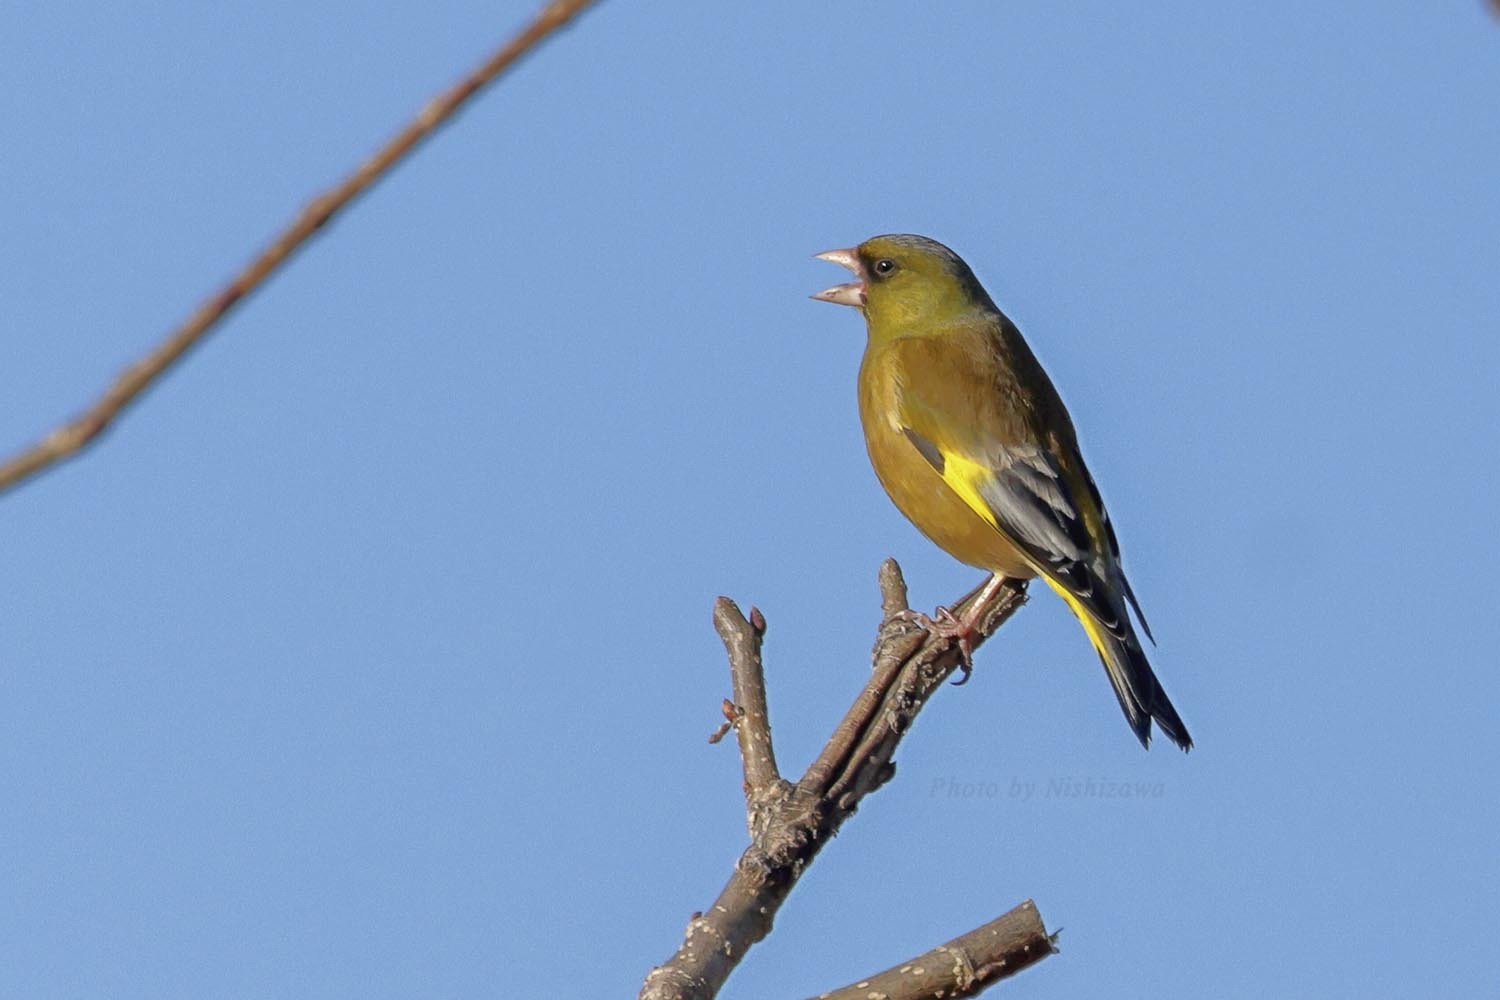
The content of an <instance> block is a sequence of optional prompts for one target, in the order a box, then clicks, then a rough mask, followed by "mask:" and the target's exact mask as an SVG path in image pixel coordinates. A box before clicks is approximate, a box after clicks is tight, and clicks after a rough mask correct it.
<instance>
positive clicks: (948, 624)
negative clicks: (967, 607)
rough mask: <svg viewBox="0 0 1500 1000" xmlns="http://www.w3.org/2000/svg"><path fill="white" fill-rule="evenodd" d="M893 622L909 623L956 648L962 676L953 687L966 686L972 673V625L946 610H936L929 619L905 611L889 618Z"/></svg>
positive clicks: (919, 614)
mask: <svg viewBox="0 0 1500 1000" xmlns="http://www.w3.org/2000/svg"><path fill="white" fill-rule="evenodd" d="M891 617H892V619H893V620H894V621H900V622H910V623H911V624H913V625H917V626H920V627H921V628H923V629H925V630H926V631H927V633H928V634H929V635H931V636H932V637H933V638H935V639H939V640H946V641H948V642H952V643H954V644H955V645H957V646H958V669H959V670H960V671H961V672H962V673H963V676H962V677H960V678H959V679H958V680H956V681H954V682H953V683H954V685H955V686H957V685H960V684H967V683H968V682H969V676H970V675H971V674H973V673H974V636H975V635H976V633H975V631H974V623H973V622H967V621H964V620H963V619H962V618H959V617H958V616H957V615H955V614H954V613H953V612H952V611H951V610H949V609H948V608H942V607H940V608H938V609H937V617H935V618H934V617H929V616H927V615H924V614H923V613H922V612H920V611H913V610H911V609H909V608H908V609H907V610H905V611H898V612H897V613H896V614H894V615H892V616H891Z"/></svg>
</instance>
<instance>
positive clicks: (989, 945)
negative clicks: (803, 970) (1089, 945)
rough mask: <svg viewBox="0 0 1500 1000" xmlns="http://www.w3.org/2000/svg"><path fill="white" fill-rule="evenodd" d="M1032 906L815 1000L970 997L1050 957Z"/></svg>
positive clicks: (1051, 949) (1050, 946)
mask: <svg viewBox="0 0 1500 1000" xmlns="http://www.w3.org/2000/svg"><path fill="white" fill-rule="evenodd" d="M1056 951H1057V948H1056V947H1055V945H1054V938H1053V936H1052V935H1049V934H1048V933H1047V928H1046V927H1044V926H1043V925H1042V915H1041V914H1040V913H1038V912H1037V909H1036V904H1035V903H1033V902H1032V901H1031V900H1029V899H1028V900H1027V901H1026V902H1024V903H1022V904H1021V905H1020V906H1018V907H1016V908H1015V909H1014V910H1011V911H1010V912H1009V913H1007V914H1005V915H1004V916H1000V917H996V918H995V919H994V920H991V921H990V922H989V923H987V924H985V925H984V926H983V927H976V928H975V929H974V930H972V931H969V933H967V934H964V935H962V936H960V937H956V938H954V939H953V940H952V941H949V942H948V943H947V944H940V945H938V946H937V947H936V948H934V949H932V950H931V951H929V952H927V953H926V954H923V955H918V956H917V957H916V958H913V959H909V960H907V961H905V962H902V963H901V964H900V965H898V966H896V967H895V968H892V969H887V970H886V971H884V972H882V973H880V974H879V975H877V976H871V977H870V978H868V979H862V980H860V981H859V982H857V983H851V984H849V985H848V986H845V987H843V988H842V989H837V990H834V991H833V992H831V993H820V994H818V996H817V997H816V1000H869V998H870V997H879V998H880V1000H954V998H961V997H974V996H978V995H979V994H981V993H983V992H984V991H985V990H987V989H989V988H990V987H991V986H993V985H995V984H996V983H998V982H999V981H1000V980H1002V979H1008V978H1009V977H1011V976H1014V975H1015V974H1016V973H1018V972H1020V971H1021V970H1022V969H1024V968H1026V967H1028V966H1031V965H1035V964H1036V963H1037V962H1040V961H1041V960H1042V959H1044V958H1046V957H1047V956H1048V955H1051V954H1054V953H1056Z"/></svg>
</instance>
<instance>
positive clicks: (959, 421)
mask: <svg viewBox="0 0 1500 1000" xmlns="http://www.w3.org/2000/svg"><path fill="white" fill-rule="evenodd" d="M819 256H820V257H822V258H823V259H825V260H831V261H833V262H835V263H838V264H842V265H844V266H845V267H848V268H849V269H850V270H851V271H853V272H854V273H855V275H856V277H857V278H858V280H857V281H854V282H850V283H849V284H845V285H838V286H835V287H833V288H830V289H828V290H827V291H825V292H821V293H819V294H818V295H817V296H814V297H815V298H819V299H823V300H825V301H828V302H834V303H838V304H840V305H850V306H855V307H857V308H859V309H860V310H861V311H862V312H863V313H864V315H865V320H866V324H867V326H868V328H869V340H868V343H867V345H866V348H865V355H864V360H863V362H862V363H861V365H860V370H859V411H860V422H861V423H862V424H863V425H864V431H865V443H866V445H867V446H868V448H869V452H870V461H871V463H872V464H873V465H874V466H875V473H876V475H877V476H878V477H879V478H880V482H881V485H883V486H884V487H885V490H886V492H887V493H888V494H890V497H891V499H892V500H893V501H895V504H896V506H897V507H898V508H899V509H900V510H901V512H902V513H903V514H905V515H906V516H907V517H908V518H909V519H910V520H911V522H912V523H913V524H915V525H916V526H917V527H918V528H919V529H920V530H921V531H922V533H923V534H925V535H926V536H927V537H928V538H930V539H932V540H933V541H934V542H936V543H937V544H938V545H940V546H941V547H942V548H944V549H945V550H947V551H948V552H949V553H950V554H952V555H953V556H955V557H957V558H958V559H960V560H962V561H964V562H966V563H969V564H971V565H974V566H978V567H980V568H982V569H986V570H989V571H990V572H992V573H994V574H996V575H997V577H1011V578H1017V579H1023V580H1024V579H1030V578H1031V577H1034V576H1040V577H1041V578H1042V579H1043V580H1045V581H1046V582H1047V584H1048V585H1049V586H1051V587H1052V589H1053V590H1055V591H1057V592H1058V594H1060V595H1061V596H1062V597H1063V599H1064V600H1066V601H1067V602H1068V605H1069V607H1071V608H1072V609H1073V613H1074V614H1075V615H1077V616H1078V619H1079V621H1080V622H1081V623H1082V624H1083V627H1084V631H1085V632H1087V633H1088V636H1089V641H1090V642H1091V643H1092V644H1093V646H1094V648H1095V650H1096V651H1097V652H1098V654H1099V658H1100V660H1102V661H1103V663H1104V668H1105V672H1106V673H1107V674H1108V675H1109V679H1110V682H1111V683H1112V684H1113V685H1114V689H1115V694H1116V696H1117V697H1118V698H1119V701H1120V707H1121V708H1122V709H1123V710H1124V711H1125V717H1126V719H1128V720H1129V722H1130V725H1131V728H1132V729H1134V730H1135V733H1136V736H1137V737H1139V739H1140V741H1141V743H1142V744H1146V743H1148V742H1149V740H1150V737H1151V722H1152V720H1153V719H1154V720H1155V721H1156V724H1157V725H1158V726H1159V727H1160V728H1161V730H1162V732H1164V733H1165V734H1166V735H1167V737H1168V738H1169V739H1171V740H1172V741H1173V742H1174V743H1176V744H1177V745H1178V746H1180V747H1182V748H1183V749H1184V750H1186V749H1188V748H1190V747H1191V746H1192V739H1191V737H1189V736H1188V731H1187V727H1186V726H1185V725H1183V722H1182V719H1181V718H1179V717H1178V715H1177V712H1176V710H1175V709H1173V707H1172V703H1171V702H1170V701H1169V700H1168V699H1167V696H1166V693H1165V692H1163V691H1162V689H1161V685H1160V684H1159V683H1158V682H1157V680H1156V675H1155V674H1154V673H1153V672H1152V670H1151V665H1150V663H1149V662H1147V660H1146V654H1145V652H1144V650H1143V649H1142V648H1141V643H1140V640H1139V639H1138V638H1137V636H1136V633H1135V629H1134V627H1133V625H1132V623H1131V618H1130V612H1129V610H1127V604H1128V605H1129V607H1130V608H1133V609H1134V610H1135V613H1136V616H1137V617H1138V618H1140V621H1141V626H1142V627H1143V628H1145V629H1146V633H1147V635H1148V636H1149V635H1150V629H1149V628H1146V622H1145V619H1144V618H1143V617H1141V614H1140V608H1139V606H1137V605H1136V603H1135V595H1134V594H1133V593H1131V590H1130V584H1129V583H1128V582H1127V581H1126V579H1125V573H1124V571H1123V570H1122V569H1121V568H1120V552H1119V545H1118V543H1117V542H1116V540H1115V534H1114V529H1113V528H1112V527H1111V526H1110V523H1109V517H1108V515H1107V514H1106V513H1105V510H1104V504H1103V502H1102V501H1101V500H1100V498H1099V491H1098V489H1097V488H1096V487H1095V485H1094V481H1093V478H1092V477H1091V476H1090V475H1089V472H1088V469H1087V468H1086V467H1085V466H1084V464H1083V456H1082V455H1081V454H1080V452H1079V450H1078V440H1077V437H1076V436H1075V434H1074V431H1073V421H1072V420H1071V419H1070V418H1069V416H1068V411H1067V410H1066V409H1065V408H1064V406H1063V403H1062V400H1061V398H1059V396H1058V394H1057V390H1056V389H1055V388H1053V386H1052V381H1051V379H1049V378H1048V377H1047V373H1046V372H1045V371H1043V370H1042V366H1041V364H1040V363H1038V361H1037V360H1036V356H1035V355H1033V354H1032V353H1031V349H1030V348H1029V347H1027V345H1026V342H1025V341H1024V340H1023V339H1022V338H1021V332H1020V331H1019V330H1018V329H1016V326H1015V324H1014V323H1012V322H1011V321H1010V320H1009V319H1007V318H1006V316H1005V314H1004V313H1002V312H1001V311H1000V310H999V309H998V308H997V307H996V306H995V304H994V302H993V301H991V299H990V297H989V295H987V294H986V293H985V291H984V289H983V288H982V287H981V286H980V284H979V281H978V280H977V279H976V278H975V277H974V274H973V272H972V271H970V270H969V267H968V265H967V264H965V263H964V262H963V261H962V260H961V259H960V258H959V257H958V255H957V254H955V253H954V252H953V251H951V250H949V249H948V248H947V247H945V246H943V245H942V244H940V243H937V242H935V241H933V240H930V239H927V238H926V237H923V236H877V237H875V238H874V239H870V240H866V241H865V242H864V243H861V244H860V245H859V246H858V247H855V248H853V249H851V250H833V251H829V252H828V253H825V254H820V255H819Z"/></svg>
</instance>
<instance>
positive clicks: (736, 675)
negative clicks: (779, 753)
mask: <svg viewBox="0 0 1500 1000" xmlns="http://www.w3.org/2000/svg"><path fill="white" fill-rule="evenodd" d="M714 628H715V629H717V630H718V633H719V638H721V639H723V640H724V651H725V652H726V653H728V654H729V676H730V680H731V684H732V685H733V688H734V704H733V710H734V712H733V719H732V720H731V721H732V722H733V724H734V732H735V735H736V736H738V737H739V741H740V759H741V761H742V762H743V763H744V766H745V799H746V802H747V803H748V804H749V805H750V807H751V808H750V812H751V816H750V825H751V828H752V829H753V828H754V826H755V816H754V813H755V809H756V805H757V803H758V802H759V801H760V800H761V798H762V797H764V796H765V795H767V794H769V793H770V791H771V789H772V788H773V786H775V785H777V784H779V783H781V772H780V771H778V770H777V769H776V753H775V750H774V749H773V748H772V746H771V717H770V712H769V710H768V709H767V707H766V675H765V671H764V670H763V669H762V667H761V661H760V644H761V639H762V638H763V637H764V636H765V634H766V619H765V616H764V615H762V614H761V613H760V609H759V608H751V609H750V620H749V621H746V620H745V616H744V615H742V614H740V609H739V607H738V606H737V605H736V604H735V603H734V602H733V601H731V600H730V599H729V598H727V597H721V598H719V599H718V600H717V601H715V602H714ZM725 716H726V717H728V716H729V713H728V712H726V713H725Z"/></svg>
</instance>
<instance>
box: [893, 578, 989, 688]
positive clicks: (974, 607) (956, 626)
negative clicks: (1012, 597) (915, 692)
mask: <svg viewBox="0 0 1500 1000" xmlns="http://www.w3.org/2000/svg"><path fill="white" fill-rule="evenodd" d="M1005 580H1006V577H1005V575H1004V574H1003V573H995V574H993V575H991V576H990V578H989V579H988V580H986V581H985V583H984V586H983V587H981V588H980V589H979V592H978V594H979V596H977V597H976V598H974V601H973V603H972V604H970V605H969V610H968V611H967V612H965V613H964V615H963V617H962V618H960V617H959V616H958V615H955V614H954V613H953V611H952V609H951V608H947V607H939V608H938V609H937V616H936V617H935V618H929V617H928V616H927V615H924V614H922V612H920V611H912V610H910V609H908V610H906V611H902V612H900V613H898V614H896V615H895V616H894V617H895V618H896V619H897V620H898V621H908V622H913V623H915V624H917V625H920V626H922V628H924V629H926V630H927V631H928V632H929V633H930V634H931V635H932V636H934V637H935V638H938V639H947V640H950V641H952V642H954V643H956V644H957V645H958V658H959V670H961V671H962V672H963V676H962V677H960V678H959V679H958V680H956V681H954V682H953V683H954V684H966V683H968V680H969V676H970V675H971V674H973V673H974V639H975V637H976V636H977V635H978V634H979V628H978V626H979V616H980V615H981V614H983V613H984V608H985V605H986V604H988V603H989V600H990V598H992V597H994V596H995V592H996V591H998V590H999V589H1000V588H1001V587H1003V586H1004V585H1005Z"/></svg>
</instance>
